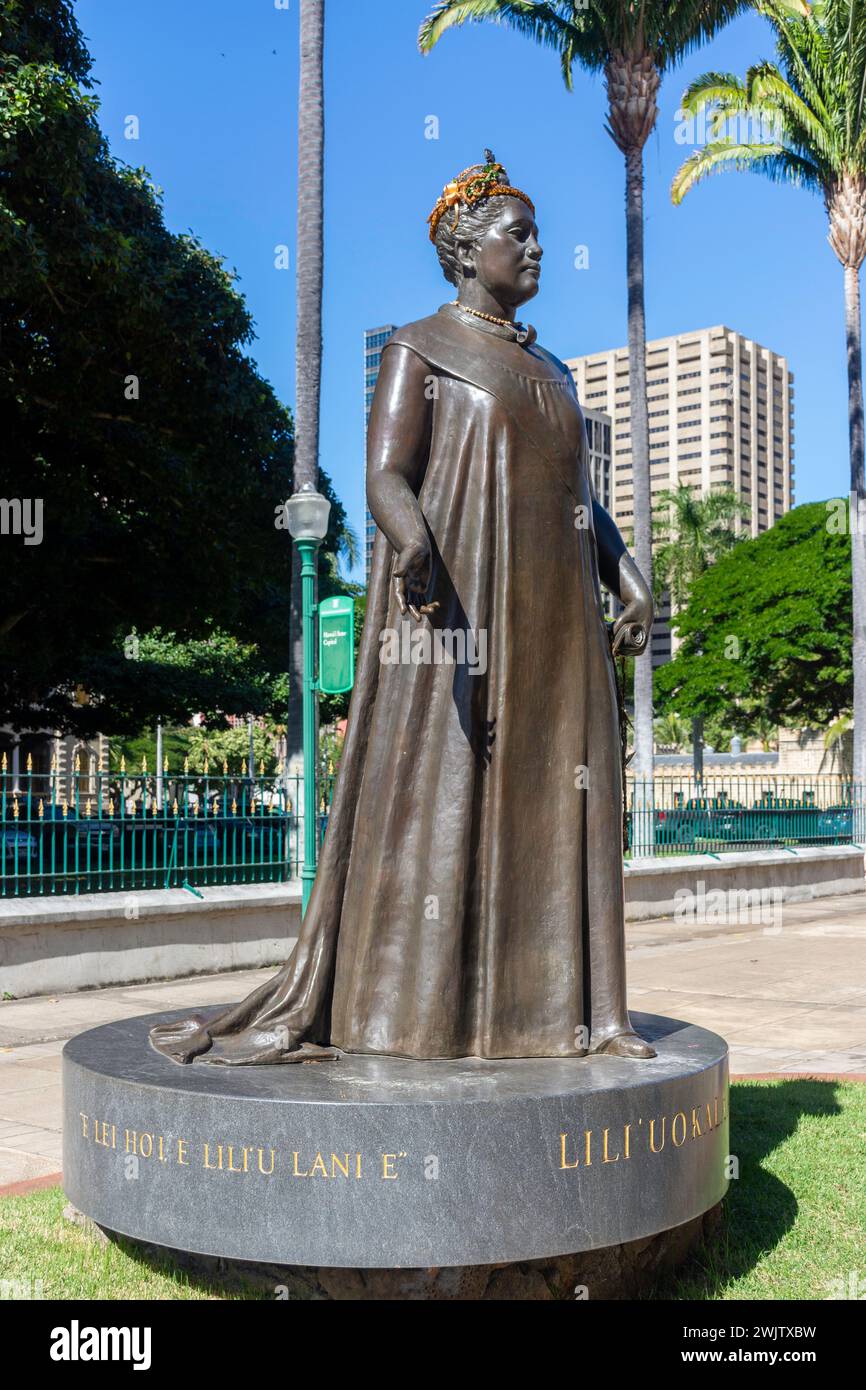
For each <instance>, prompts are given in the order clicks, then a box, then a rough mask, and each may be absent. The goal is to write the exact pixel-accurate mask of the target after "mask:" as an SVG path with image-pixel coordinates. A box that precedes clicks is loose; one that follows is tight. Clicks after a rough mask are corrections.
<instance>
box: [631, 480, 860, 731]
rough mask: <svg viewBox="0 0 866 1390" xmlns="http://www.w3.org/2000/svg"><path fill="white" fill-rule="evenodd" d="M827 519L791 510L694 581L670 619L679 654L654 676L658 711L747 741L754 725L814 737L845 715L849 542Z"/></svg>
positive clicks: (811, 508) (815, 510)
mask: <svg viewBox="0 0 866 1390" xmlns="http://www.w3.org/2000/svg"><path fill="white" fill-rule="evenodd" d="M839 506H841V507H844V504H843V503H840V504H839ZM834 514H835V511H834V510H831V509H830V504H827V503H823V502H813V503H809V504H807V505H804V506H801V507H795V508H794V509H793V511H790V512H788V513H787V514H786V515H785V516H783V517H781V518H780V519H779V520H778V521H777V522H776V524H775V526H772V527H771V528H770V529H769V530H768V531H764V532H762V534H761V535H759V536H756V537H755V538H754V539H749V540H742V541H740V542H739V543H738V544H737V546H736V547H735V549H734V550H733V551H731V552H730V553H729V554H728V555H723V556H722V557H721V558H720V559H719V560H718V561H717V563H716V564H714V565H712V566H711V567H710V568H709V569H708V570H707V571H706V572H705V573H704V574H702V575H700V576H699V578H698V579H697V580H696V581H695V583H694V585H693V587H692V590H691V593H690V595H689V600H688V603H687V604H686V606H685V608H683V609H682V610H681V612H680V613H678V614H677V615H676V617H675V619H674V628H675V630H676V632H677V634H678V636H679V637H680V638H681V640H682V645H681V646H680V648H679V649H678V651H677V653H676V655H675V656H674V658H673V660H672V661H670V662H669V663H668V664H667V665H666V666H661V667H659V668H658V670H657V671H656V673H655V682H656V695H657V698H658V699H659V701H660V704H661V705H662V707H663V708H664V709H665V710H666V711H668V710H673V711H675V712H677V713H679V714H682V715H690V716H692V717H694V716H696V715H699V716H702V717H703V718H705V719H707V720H710V719H721V720H723V721H724V725H725V728H726V730H727V731H728V732H736V733H740V734H746V735H750V734H752V733H753V732H754V731H755V729H756V726H757V724H758V723H759V721H760V720H766V721H769V723H770V724H771V725H772V726H775V727H778V726H787V727H792V728H798V727H803V726H807V725H808V726H812V727H818V728H821V727H826V726H827V725H828V724H831V723H833V721H834V720H836V719H838V718H839V717H840V716H841V715H842V714H844V713H845V712H846V711H847V710H849V709H850V706H851V693H852V689H851V583H850V566H851V538H850V536H849V535H848V534H847V533H846V532H845V530H844V529H843V528H842V527H839V526H834V525H833V515H834Z"/></svg>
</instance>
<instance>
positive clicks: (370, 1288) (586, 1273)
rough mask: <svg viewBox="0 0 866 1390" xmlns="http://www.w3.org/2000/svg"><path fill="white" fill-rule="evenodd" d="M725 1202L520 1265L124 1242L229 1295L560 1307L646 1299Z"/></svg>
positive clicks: (70, 1213) (75, 1216)
mask: <svg viewBox="0 0 866 1390" xmlns="http://www.w3.org/2000/svg"><path fill="white" fill-rule="evenodd" d="M64 1215H65V1216H66V1217H67V1219H68V1220H71V1221H75V1222H76V1223H78V1224H81V1225H83V1226H84V1227H86V1228H87V1229H88V1230H90V1231H91V1233H92V1235H93V1236H94V1237H95V1238H96V1239H98V1240H99V1241H101V1242H105V1241H106V1240H111V1239H114V1238H115V1237H114V1235H113V1233H112V1232H110V1231H103V1229H102V1228H101V1227H99V1226H96V1225H95V1223H94V1222H92V1221H91V1220H90V1218H89V1217H86V1216H83V1215H82V1214H81V1213H80V1212H78V1211H77V1210H76V1209H75V1208H74V1207H73V1206H72V1205H71V1204H68V1205H67V1207H66V1209H65V1211H64ZM721 1219H722V1203H721V1202H719V1203H718V1204H717V1205H716V1206H714V1207H711V1208H710V1210H709V1211H706V1212H704V1213H703V1215H702V1216H697V1217H695V1218H694V1220H692V1221H686V1222H685V1223H684V1224H683V1225H682V1226H675V1227H673V1229H672V1230H670V1231H661V1232H659V1234H658V1235H654V1236H646V1237H644V1238H643V1239H641V1240H631V1241H627V1242H626V1243H625V1244H624V1245H611V1246H608V1247H606V1248H605V1249H603V1250H589V1251H584V1252H583V1253H582V1254H579V1255H556V1256H554V1257H552V1258H551V1259H548V1260H527V1261H524V1262H522V1263H519V1264H504V1265H453V1266H449V1267H447V1268H444V1269H315V1268H311V1267H306V1266H302V1265H284V1266H281V1265H264V1264H253V1263H249V1262H246V1261H242V1260H225V1259H221V1258H218V1257H217V1256H207V1255H193V1254H188V1253H186V1252H184V1251H178V1250H168V1249H166V1248H165V1247H163V1246H155V1245H148V1244H146V1243H144V1242H141V1241H131V1240H129V1239H128V1238H127V1237H120V1238H119V1239H121V1240H122V1241H123V1243H124V1245H126V1246H127V1247H131V1248H133V1249H135V1250H138V1251H140V1252H141V1253H142V1255H143V1256H144V1257H145V1258H149V1259H152V1260H154V1261H158V1262H159V1264H160V1265H161V1266H164V1267H167V1268H171V1266H174V1267H175V1268H178V1269H182V1270H183V1271H184V1272H185V1273H187V1274H189V1275H192V1276H193V1278H195V1277H196V1276H198V1277H200V1278H203V1279H207V1281H208V1283H210V1284H212V1285H215V1286H217V1287H219V1286H220V1285H222V1286H224V1287H225V1288H226V1290H227V1291H229V1290H234V1289H237V1288H239V1287H240V1288H243V1287H246V1288H253V1289H257V1290H259V1291H260V1292H261V1293H262V1294H265V1295H269V1296H271V1297H273V1298H274V1299H286V1300H290V1301H307V1302H310V1301H322V1300H333V1301H338V1302H358V1301H366V1302H421V1301H431V1302H435V1301H439V1302H521V1303H522V1302H534V1301H541V1302H555V1301H584V1300H586V1301H589V1302H598V1301H606V1300H611V1299H634V1298H641V1297H645V1296H646V1295H647V1294H649V1293H650V1292H651V1291H652V1289H653V1286H654V1285H655V1284H656V1283H657V1281H658V1280H659V1279H660V1278H661V1277H662V1276H664V1275H669V1274H671V1273H673V1272H674V1271H675V1270H677V1269H679V1268H680V1267H681V1266H682V1265H683V1264H684V1263H685V1261H686V1260H687V1259H688V1258H689V1256H690V1255H691V1254H692V1252H693V1251H694V1250H695V1249H696V1248H697V1247H698V1246H699V1245H700V1244H701V1242H702V1241H710V1240H712V1239H713V1237H714V1236H715V1235H717V1233H718V1230H719V1227H720V1225H721Z"/></svg>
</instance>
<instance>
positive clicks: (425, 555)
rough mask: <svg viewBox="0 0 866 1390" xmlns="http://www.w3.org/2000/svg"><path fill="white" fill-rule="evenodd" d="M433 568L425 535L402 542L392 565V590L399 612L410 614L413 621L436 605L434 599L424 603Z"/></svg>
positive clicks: (420, 618) (433, 609)
mask: <svg viewBox="0 0 866 1390" xmlns="http://www.w3.org/2000/svg"><path fill="white" fill-rule="evenodd" d="M432 571H433V552H432V550H431V549H430V542H429V540H428V539H427V537H426V536H424V537H421V538H419V539H418V540H416V541H412V542H411V544H410V545H407V546H404V547H403V549H402V550H401V551H400V554H399V555H398V556H397V562H396V564H395V565H394V592H395V593H396V595H397V604H398V607H399V609H400V613H401V616H402V617H404V618H405V616H406V614H407V612H409V613H411V614H412V617H413V618H414V619H415V621H416V622H421V621H422V620H423V618H424V617H425V616H426V615H427V614H428V613H433V612H434V611H435V609H437V608H438V607H439V604H438V603H435V602H434V603H425V599H426V596H427V590H428V588H429V587H430V576H431V574H432Z"/></svg>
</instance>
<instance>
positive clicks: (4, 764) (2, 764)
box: [0, 753, 9, 772]
mask: <svg viewBox="0 0 866 1390" xmlns="http://www.w3.org/2000/svg"><path fill="white" fill-rule="evenodd" d="M8 766H9V764H8V763H7V761H6V754H5V753H4V754H3V758H2V761H0V768H2V770H3V772H5V771H6V769H7V767H8Z"/></svg>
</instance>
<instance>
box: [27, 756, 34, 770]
mask: <svg viewBox="0 0 866 1390" xmlns="http://www.w3.org/2000/svg"><path fill="white" fill-rule="evenodd" d="M27 771H28V772H32V771H33V754H32V753H28V754H27Z"/></svg>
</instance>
